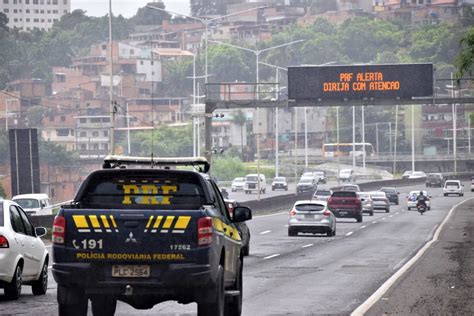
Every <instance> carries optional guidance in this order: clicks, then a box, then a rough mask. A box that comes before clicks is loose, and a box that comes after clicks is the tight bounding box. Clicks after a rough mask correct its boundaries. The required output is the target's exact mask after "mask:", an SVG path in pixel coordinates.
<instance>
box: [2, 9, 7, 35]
mask: <svg viewBox="0 0 474 316" xmlns="http://www.w3.org/2000/svg"><path fill="white" fill-rule="evenodd" d="M0 30H1V31H8V17H7V15H6V14H5V13H3V12H0Z"/></svg>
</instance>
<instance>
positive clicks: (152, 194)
mask: <svg viewBox="0 0 474 316" xmlns="http://www.w3.org/2000/svg"><path fill="white" fill-rule="evenodd" d="M122 188H123V201H122V204H125V205H130V204H140V205H169V204H171V199H172V198H173V197H172V196H170V195H169V194H170V193H172V192H174V193H176V192H177V191H178V187H177V186H176V185H156V184H123V185H122Z"/></svg>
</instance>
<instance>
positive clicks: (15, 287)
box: [4, 264, 23, 300]
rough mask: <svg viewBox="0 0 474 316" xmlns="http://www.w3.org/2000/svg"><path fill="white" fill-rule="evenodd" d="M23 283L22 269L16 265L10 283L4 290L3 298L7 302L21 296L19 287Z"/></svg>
mask: <svg viewBox="0 0 474 316" xmlns="http://www.w3.org/2000/svg"><path fill="white" fill-rule="evenodd" d="M22 283H23V268H22V267H21V265H20V264H18V265H17V266H16V268H15V273H14V274H13V278H12V281H11V282H10V283H8V284H7V285H6V286H5V288H4V291H5V297H6V298H7V299H8V300H17V299H18V298H19V297H20V295H21V285H22Z"/></svg>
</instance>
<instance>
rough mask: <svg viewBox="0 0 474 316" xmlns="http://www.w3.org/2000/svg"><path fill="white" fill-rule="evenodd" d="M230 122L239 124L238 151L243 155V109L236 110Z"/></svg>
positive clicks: (244, 119) (244, 117) (245, 121)
mask: <svg viewBox="0 0 474 316" xmlns="http://www.w3.org/2000/svg"><path fill="white" fill-rule="evenodd" d="M232 122H234V123H235V124H237V125H239V126H240V153H241V155H242V158H243V156H244V125H246V123H247V115H245V113H244V111H242V110H238V111H235V112H234V113H233V116H232Z"/></svg>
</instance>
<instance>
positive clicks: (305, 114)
mask: <svg viewBox="0 0 474 316" xmlns="http://www.w3.org/2000/svg"><path fill="white" fill-rule="evenodd" d="M303 110H304V167H305V168H308V117H307V115H308V114H307V113H306V112H307V107H306V106H305V107H304V108H303Z"/></svg>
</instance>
